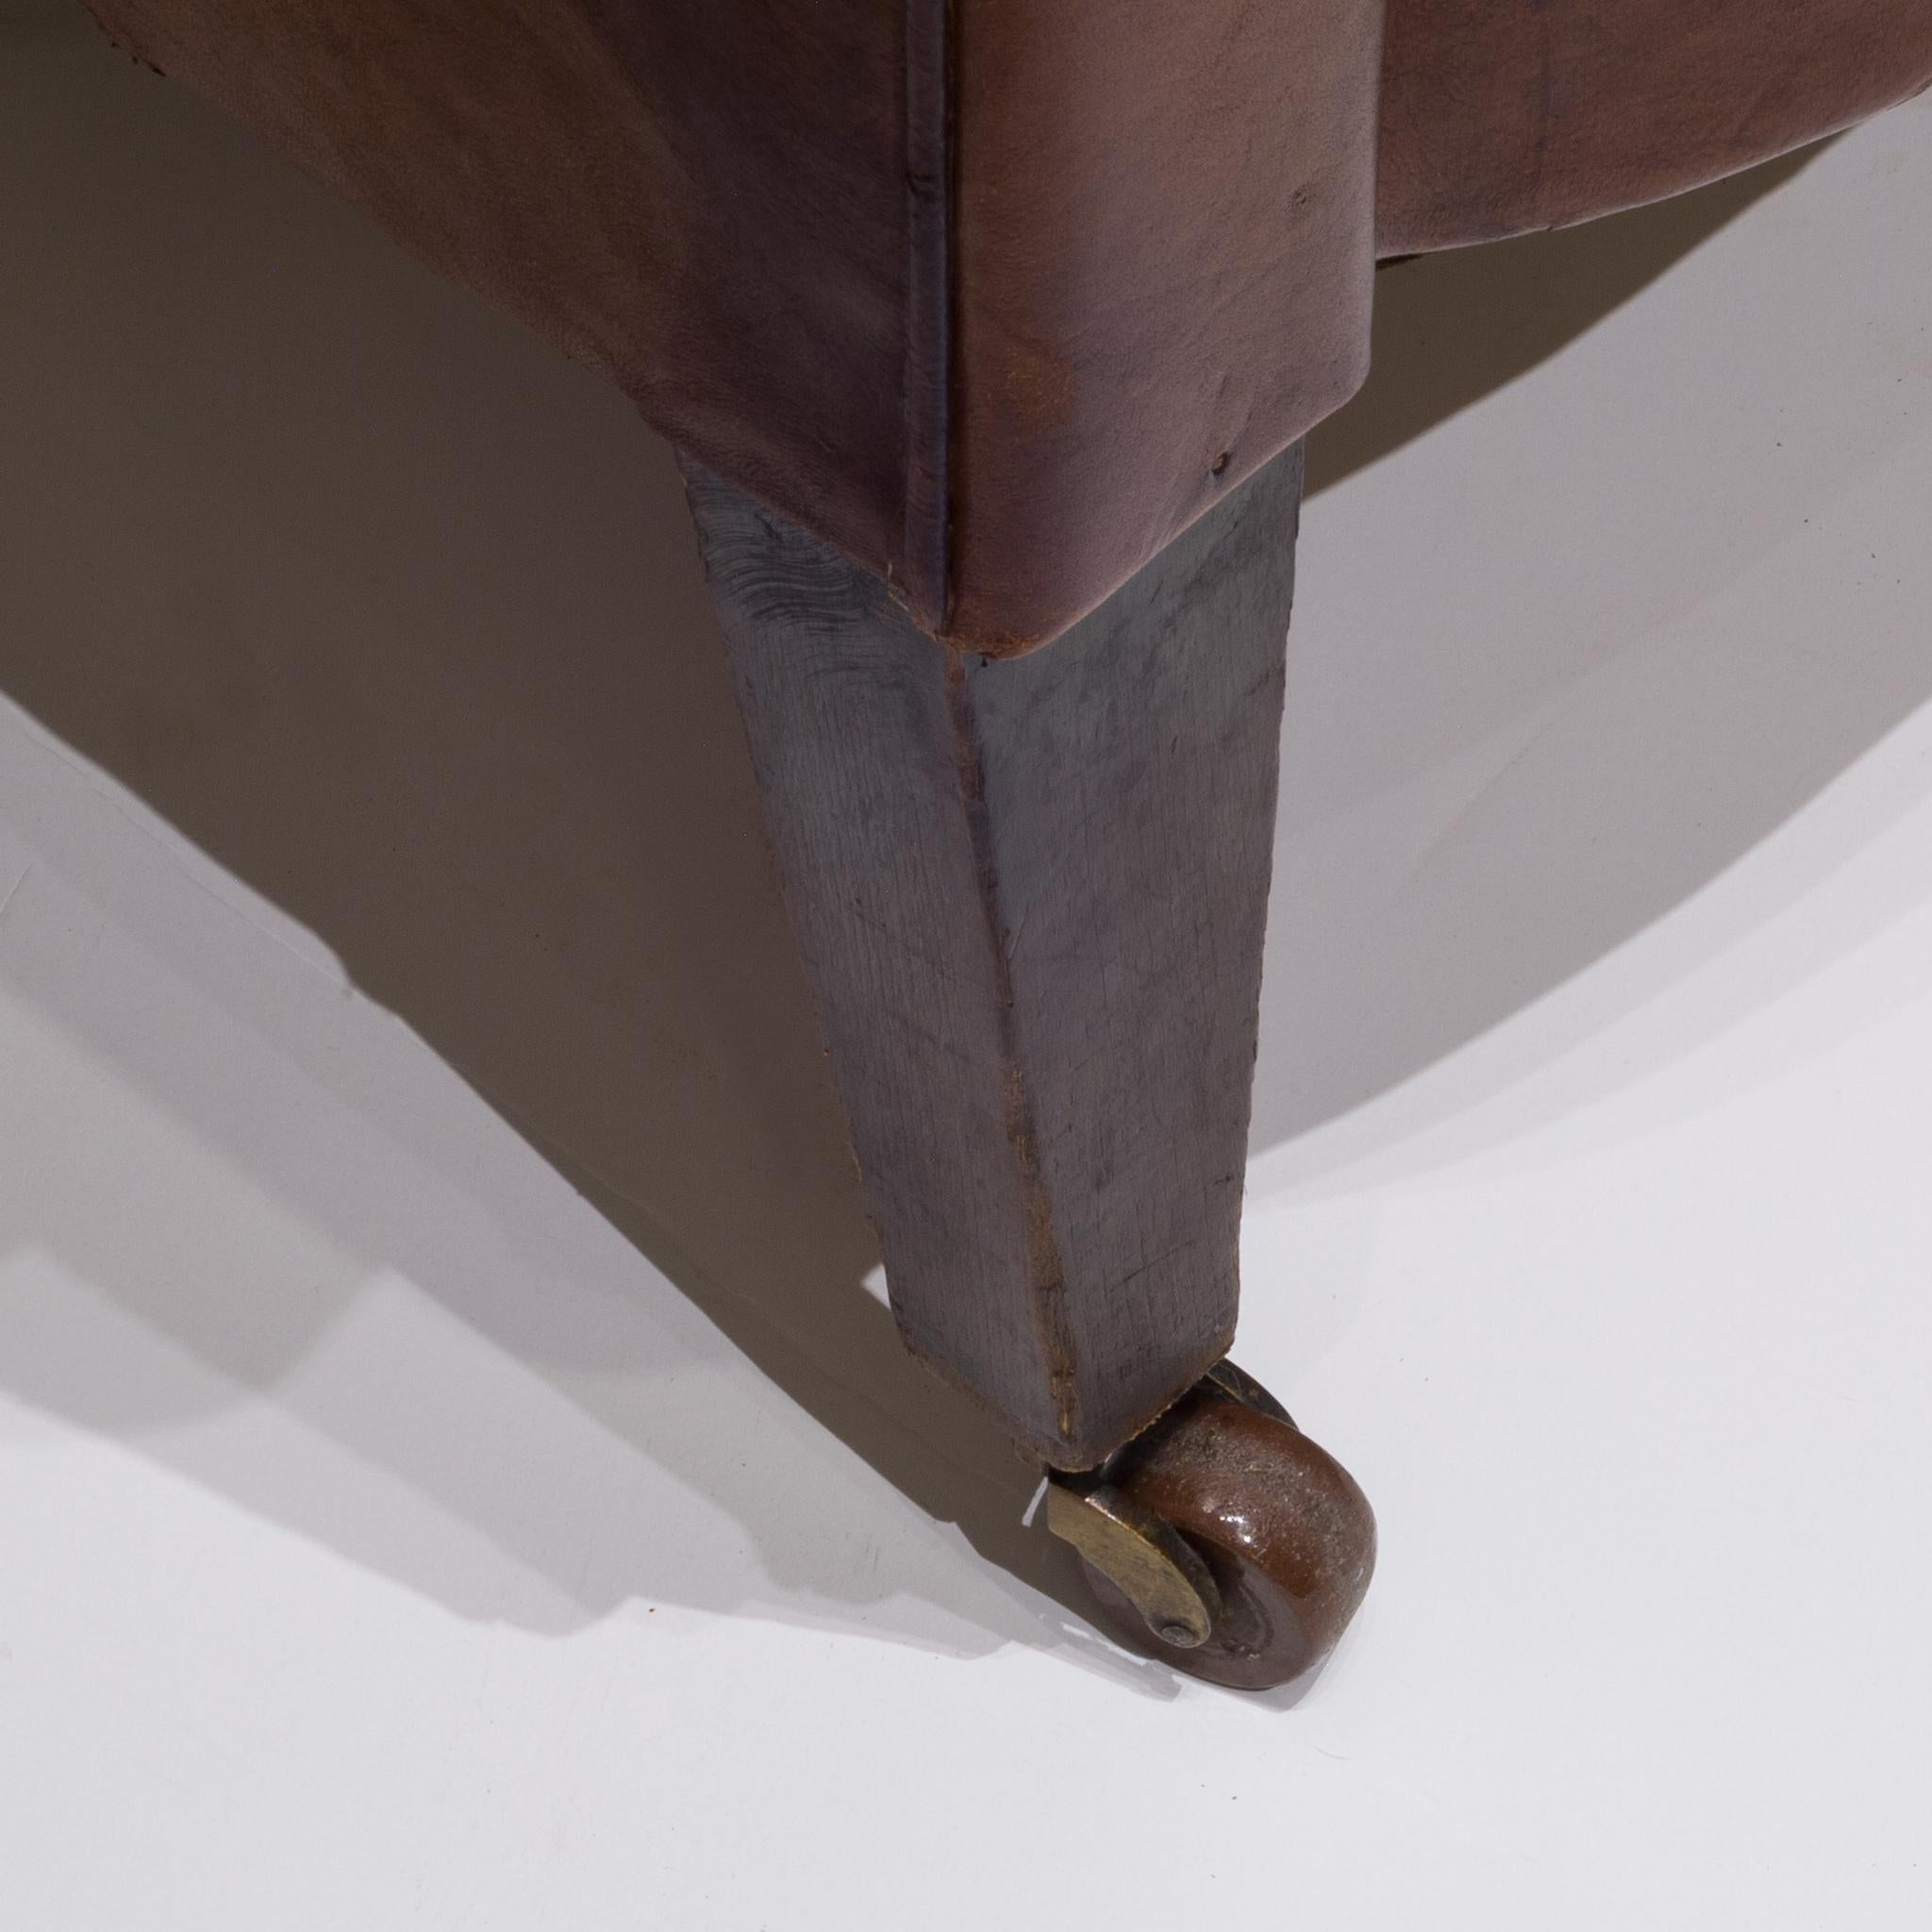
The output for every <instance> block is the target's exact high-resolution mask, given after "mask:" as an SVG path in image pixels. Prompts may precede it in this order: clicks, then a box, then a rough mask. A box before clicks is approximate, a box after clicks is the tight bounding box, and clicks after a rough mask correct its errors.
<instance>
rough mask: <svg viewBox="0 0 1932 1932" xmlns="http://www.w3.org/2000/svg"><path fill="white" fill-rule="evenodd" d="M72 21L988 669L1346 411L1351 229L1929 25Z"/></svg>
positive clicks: (1722, 3) (541, 12)
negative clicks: (349, 200)
mask: <svg viewBox="0 0 1932 1932" xmlns="http://www.w3.org/2000/svg"><path fill="white" fill-rule="evenodd" d="M88 4H89V5H91V6H92V8H93V9H94V11H95V12H96V14H97V15H98V16H99V18H100V19H101V20H102V22H103V24H104V25H106V26H107V27H108V31H109V32H110V33H111V34H112V35H113V36H114V37H115V38H116V39H117V40H118V41H120V42H122V43H123V44H125V45H126V46H128V47H129V48H131V49H132V50H134V51H135V52H137V53H138V54H140V55H141V56H142V58H145V59H147V60H149V61H150V62H151V63H153V64H154V65H156V66H158V67H159V68H161V69H162V70H163V71H165V72H167V73H169V74H171V75H176V76H178V77H179V78H181V79H183V80H185V81H187V82H189V83H191V84H192V85H193V86H195V87H197V88H199V89H200V90H202V91H203V92H207V93H208V94H209V95H211V96H212V97H213V98H215V99H216V100H218V101H220V102H222V103H224V104H225V106H226V107H228V108H230V109H232V110H233V111H234V112H235V113H236V114H237V115H239V116H240V117H241V118H242V119H243V120H245V121H247V122H249V123H250V124H251V125H254V126H255V127H256V128H258V130H259V131H260V132H261V133H262V134H263V135H264V136H266V137H267V139H268V140H269V141H270V142H273V143H274V144H275V146H276V147H277V148H279V149H280V150H281V151H282V152H283V153H284V154H286V155H288V156H290V157H291V158H292V159H294V160H295V161H296V162H298V163H299V164H300V165H302V166H303V167H305V168H307V169H308V170H310V171H311V172H312V173H314V174H316V175H319V176H321V177H322V178H323V179H324V180H325V181H327V182H329V183H331V184H332V185H333V186H335V187H336V188H338V189H339V190H341V192H344V193H345V194H348V195H350V196H351V197H353V198H354V199H355V200H357V201H358V202H360V203H361V204H362V205H363V206H364V207H365V208H368V209H369V210H370V211H371V213H372V214H374V215H375V218H376V219H377V220H378V221H380V222H382V223H383V224H384V225H386V226H388V227H389V228H390V229H391V231H392V232H393V233H394V234H395V235H396V236H397V237H398V238H399V239H401V240H402V241H403V242H405V243H406V244H407V245H408V246H409V247H410V248H411V249H413V250H414V251H415V252H416V253H417V254H419V255H420V256H422V257H423V258H425V259H426V260H427V261H429V262H430V263H432V264H433V265H434V266H435V267H437V268H439V269H441V271H443V272H444V273H446V274H448V275H452V276H454V277H456V278H457V279H458V280H460V281H462V282H465V283H467V284H468V285H469V286H470V287H472V288H474V289H475V290H476V291H479V292H480V293H482V294H483V295H485V296H486V297H488V298H489V299H490V300H491V301H493V302H495V303H497V304H499V305H500V306H502V307H503V308H508V309H509V310H511V311H512V312H513V313H515V314H517V315H520V316H522V317H523V318H524V319H525V321H526V322H528V323H530V324H531V325H533V326H535V327H536V328H538V329H540V330H541V331H542V332H543V333H544V334H546V335H548V336H549V337H551V338H552V339H553V340H555V341H558V343H560V344H561V345H562V346H563V347H564V348H566V349H567V350H569V351H570V352H571V353H572V354H574V355H575V356H577V357H579V358H582V359H583V360H585V361H587V362H589V363H591V365H593V366H594V367H596V368H598V369H600V370H602V371H604V372H606V373H607V374H608V375H609V376H610V377H611V378H612V379H613V380H614V381H616V382H617V383H619V384H621V385H622V386H623V388H624V389H625V391H627V392H628V393H629V394H630V395H631V396H633V397H634V398H635V399H636V401H637V403H638V405H639V407H640V408H641V409H642V411H643V413H644V415H645V416H646V417H647V418H648V419H649V420H650V421H651V422H652V423H653V424H654V425H657V426H658V428H659V429H661V430H662V431H663V432H664V433H665V434H666V435H667V436H669V437H670V438H671V439H672V440H673V441H675V442H676V443H678V444H679V445H680V446H681V447H683V448H684V449H685V450H686V451H688V452H689V453H691V455H692V456H694V457H696V458H699V459H700V460H701V461H702V462H703V463H704V464H705V465H706V466H707V467H708V468H709V469H711V470H712V471H714V472H716V473H717V474H718V475H722V476H724V477H725V478H727V479H728V480H729V481H731V482H733V483H735V484H737V485H738V486H740V487H741V488H742V489H744V490H746V491H750V492H751V493H752V494H754V495H756V496H758V497H759V498H761V499H762V500H763V501H765V502H766V503H768V504H770V505H771V506H773V507H774V508H776V509H778V510H780V511H782V512H783V513H785V514H786V515H787V516H789V517H790V518H791V520H792V521H793V522H795V523H797V524H799V525H802V526H803V527H804V528H806V529H808V530H809V531H811V532H812V533H813V534H814V535H816V536H818V537H820V538H823V539H824V540H825V541H829V542H831V543H833V544H835V545H837V546H838V547H839V548H840V549H841V550H843V551H845V552H846V553H847V554H848V555H850V556H852V557H854V558H857V559H858V561H860V562H862V563H864V564H865V565H867V566H868V567H869V568H870V569H872V570H873V571H874V572H876V573H878V574H879V575H883V576H884V577H886V578H887V579H888V581H889V582H890V583H891V586H892V587H893V589H894V591H895V592H896V594H897V595H899V596H900V597H901V598H902V599H903V601H904V602H905V603H906V604H907V605H908V608H910V610H911V611H912V613H913V615H914V617H915V619H916V620H917V621H918V622H919V623H920V624H921V625H923V626H924V627H925V628H926V629H928V630H930V631H933V632H935V633H937V634H940V635H943V636H945V637H948V638H949V639H951V640H952V641H955V642H956V643H958V644H959V645H960V646H962V647H964V648H967V649H970V650H973V651H976V652H981V653H985V654H987V655H991V656H1004V655H1009V654H1012V653H1016V652H1019V651H1023V650H1024V649H1026V648H1029V647H1030V646H1032V645H1034V644H1037V643H1040V642H1042V641H1046V640H1048V639H1050V638H1053V637H1055V636H1057V635H1058V633H1059V632H1060V631H1062V630H1064V629H1065V628H1066V627H1067V626H1068V625H1070V624H1071V623H1073V622H1074V619H1076V618H1078V617H1079V616H1081V615H1082V614H1084V613H1085V612H1086V611H1088V610H1089V609H1091V608H1093V607H1094V606H1095V605H1096V604H1097V603H1099V602H1100V601H1101V600H1102V599H1103V598H1104V597H1105V596H1106V595H1107V594H1108V592H1109V591H1112V590H1113V589H1115V588H1116V587H1117V586H1118V585H1119V584H1120V583H1122V582H1123V581H1124V579H1125V578H1126V577H1127V576H1128V575H1131V573H1132V572H1133V571H1134V570H1136V569H1137V568H1138V567H1139V566H1140V565H1141V563H1143V562H1145V561H1146V560H1147V559H1148V558H1150V557H1152V556H1153V555H1154V554H1155V553H1156V552H1157V551H1158V550H1159V549H1160V548H1161V547H1162V545H1164V544H1165V543H1166V542H1168V541H1170V540H1171V539H1172V538H1173V537H1174V535H1175V534H1176V533H1177V532H1178V531H1179V530H1181V529H1182V528H1184V527H1185V526H1186V525H1188V524H1189V523H1190V522H1191V521H1192V519H1193V518H1194V517H1195V516H1197V515H1198V514H1199V513H1200V512H1201V511H1202V510H1203V509H1205V508H1207V507H1208V506H1209V505H1210V504H1212V503H1213V502H1215V501H1216V500H1217V499H1218V498H1219V497H1220V496H1221V495H1222V494H1223V493H1224V492H1225V491H1227V490H1228V489H1229V488H1230V487H1232V486H1233V485H1234V484H1235V483H1237V482H1238V481H1240V479H1241V477H1242V476H1244V475H1247V474H1249V473H1250V472H1251V471H1253V470H1254V469H1256V468H1257V467H1258V466H1259V465H1260V464H1261V463H1262V462H1264V461H1265V460H1267V458H1269V457H1271V456H1273V455H1274V454H1275V453H1276V452H1277V451H1278V450H1280V449H1281V448H1283V447H1284V446H1285V445H1287V444H1288V443H1290V442H1291V441H1295V440H1296V439H1297V438H1298V437H1300V436H1301V435H1302V434H1303V433H1304V432H1305V431H1307V429H1308V428H1309V427H1311V426H1312V425H1314V424H1315V423H1316V422H1317V421H1319V420H1320V419H1321V418H1322V417H1323V416H1324V415H1326V414H1327V413H1328V412H1329V411H1330V410H1332V409H1334V408H1337V407H1339V406H1340V405H1341V403H1342V402H1344V401H1345V400H1346V399H1347V398H1348V396H1349V395H1350V394H1351V393H1352V392H1353V391H1354V390H1355V388H1356V386H1357V384H1358V383H1359V382H1360V380H1361V378H1362V376H1363V375H1364V373H1365V370H1366V362H1367V353H1368V333H1369V330H1368V325H1369V304H1370V285H1371V279H1372V269H1373V263H1374V257H1375V254H1376V252H1377V249H1378V247H1379V249H1380V251H1381V252H1382V253H1384V254H1390V253H1407V252H1409V251H1412V250H1416V249H1423V248H1436V247H1443V246H1447V245H1450V244H1452V243H1455V242H1465V241H1471V240H1475V239H1479V238H1481V237H1484V236H1490V235H1504V234H1509V233H1514V232H1516V231H1518V230H1520V229H1523V228H1526V227H1536V226H1541V225H1550V224H1554V223H1558V222H1566V221H1574V220H1578V219H1581V218H1582V217H1584V216H1586V215H1590V214H1595V213H1601V212H1604V211H1607V210H1608V209H1610V208H1621V207H1624V206H1627V205H1629V204H1630V203H1632V202H1636V201H1640V200H1643V199H1646V198H1648V197H1650V196H1653V195H1657V194H1661V193H1665V192H1670V191H1672V190H1674V189H1676V188H1681V187H1687V186H1690V185H1691V184H1692V183H1693V182H1696V181H1699V180H1703V179H1706V178H1707V177H1709V176H1711V175H1718V174H1722V173H1724V172H1725V171H1726V170H1728V169H1732V168H1736V167H1740V166H1742V165H1744V164H1745V163H1746V162H1748V161H1751V160H1755V159H1757V158H1762V157H1764V156H1766V155H1769V154H1772V153H1774V152H1776V151H1777V150H1779V149H1781V148H1784V147H1787V146H1790V145H1791V144H1792V143H1793V142H1798V141H1802V140H1805V139H1807V138H1808V137H1810V136H1813V135H1816V134H1820V133H1823V132H1825V131H1826V130H1828V129H1829V128H1832V127H1834V126H1838V125H1843V124H1844V123H1845V122H1847V121H1849V120H1852V119H1856V118H1857V116H1858V115H1860V114H1862V113H1865V112H1867V111H1870V110H1871V109H1873V108H1877V107H1880V106H1883V105H1885V104H1886V103H1888V102H1890V101H1892V100H1895V99H1898V98H1900V97H1901V96H1903V95H1905V94H1907V93H1909V92H1913V91H1914V90H1915V89H1916V88H1917V87H1919V86H1921V85H1923V84H1924V81H1925V79H1926V78H1927V76H1928V75H1932V0H1387V4H1388V6H1389V14H1388V25H1389V33H1388V39H1387V47H1386V52H1385V50H1384V47H1383V32H1382V29H1383V20H1384V6H1385V0H1268V4H1266V5H1257V4H1255V0H1132V4H1126V0H88ZM1378 74H1379V76H1380V82H1379V88H1380V106H1379V124H1378V103H1377V94H1378ZM1378 142H1379V165H1380V176H1381V182H1380V193H1379V212H1378V205H1377V194H1376V188H1375V178H1376V169H1377V153H1378Z"/></svg>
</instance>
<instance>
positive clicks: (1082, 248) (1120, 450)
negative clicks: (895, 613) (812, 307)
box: [950, 0, 1381, 652]
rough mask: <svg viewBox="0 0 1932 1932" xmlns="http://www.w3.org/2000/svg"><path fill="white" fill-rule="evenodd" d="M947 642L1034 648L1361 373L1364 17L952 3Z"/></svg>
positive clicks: (1374, 39) (1366, 260)
mask: <svg viewBox="0 0 1932 1932" xmlns="http://www.w3.org/2000/svg"><path fill="white" fill-rule="evenodd" d="M958 32H959V40H958V50H957V73H958V208H957V223H958V234H957V237H956V242H955V262H956V268H957V292H956V296H955V316H956V318H957V329H958V341H957V342H956V346H955V355H956V360H955V372H956V374H955V412H954V436H955V447H954V451H953V482H954V501H953V549H952V560H953V574H954V576H953V586H952V618H951V625H950V628H951V629H952V630H953V632H954V633H955V634H956V635H957V636H958V637H959V638H961V639H962V640H965V641H970V642H971V643H972V644H974V646H975V647H976V648H979V649H982V650H991V651H995V652H1000V651H1005V650H1008V649H1011V648H1015V647H1018V646H1023V645H1024V644H1026V643H1029V642H1032V641H1037V640H1039V639H1041V638H1046V637H1052V636H1054V635H1055V634H1056V633H1058V631H1060V630H1062V629H1064V628H1065V627H1066V625H1069V624H1070V623H1072V622H1073V620H1074V618H1076V617H1078V616H1080V615H1081V614H1082V613H1083V612H1084V611H1085V610H1086V609H1088V608H1091V606H1092V604H1094V603H1095V602H1096V601H1098V599H1099V598H1100V597H1102V596H1104V595H1105V594H1106V593H1107V591H1110V590H1111V589H1113V588H1114V587H1115V586H1116V585H1117V584H1119V583H1120V582H1121V581H1122V580H1123V579H1124V578H1125V577H1126V576H1127V575H1129V574H1131V573H1132V572H1133V571H1134V570H1135V569H1137V568H1138V567H1139V566H1140V565H1141V563H1143V562H1144V561H1145V560H1146V559H1147V558H1149V557H1151V556H1152V555H1153V554H1154V553H1155V552H1156V551H1157V550H1158V549H1159V548H1160V547H1161V545H1162V544H1164V543H1165V542H1166V541H1168V540H1169V539H1170V538H1171V537H1172V536H1173V535H1174V533H1175V532H1176V531H1177V530H1179V529H1181V528H1183V527H1184V526H1185V525H1187V524H1189V523H1191V521H1192V520H1193V518H1194V517H1195V516H1197V515H1198V514H1199V513H1200V512H1201V511H1202V510H1203V509H1205V508H1208V505H1209V504H1211V503H1213V502H1215V501H1217V500H1218V499H1219V498H1220V497H1221V496H1222V495H1223V494H1224V492H1225V491H1227V490H1228V489H1229V488H1231V487H1232V486H1233V485H1234V484H1235V483H1237V482H1239V481H1240V480H1241V478H1242V477H1244V476H1246V475H1249V474H1250V473H1251V472H1252V471H1254V470H1255V469H1257V467H1258V466H1259V465H1260V464H1261V463H1263V462H1265V461H1266V460H1267V459H1268V458H1270V457H1272V456H1274V455H1275V454H1276V452H1278V451H1279V450H1280V449H1282V448H1283V447H1284V446H1285V445H1286V444H1288V443H1290V442H1292V441H1295V439H1296V438H1298V437H1299V436H1301V435H1302V434H1303V432H1304V431H1306V430H1307V429H1308V428H1309V427H1310V426H1311V425H1313V424H1315V423H1317V422H1319V421H1320V420H1321V418H1322V417H1324V416H1325V415H1326V414H1328V412H1329V411H1330V410H1331V409H1334V408H1339V407H1340V406H1341V404H1342V403H1343V402H1345V401H1346V400H1347V399H1348V398H1349V396H1351V395H1352V394H1353V393H1354V392H1355V391H1356V389H1357V387H1358V386H1359V385H1360V383H1361V380H1362V378H1363V376H1364V375H1366V374H1367V373H1368V328H1369V310H1370V303H1371V299H1372V290H1371V283H1372V279H1373V253H1374V250H1373V242H1372V235H1373V225H1374V206H1373V192H1374V191H1373V183H1374V113H1375V74H1376V68H1377V63H1378V60H1379V55H1380V46H1381V0H1270V4H1268V5H1265V6H1257V5H1255V4H1254V0H1186V4H1184V5H1176V4H1173V0H1135V4H1133V5H1123V4H1121V0H1053V4H1051V5H1043V4H1041V0H965V4H963V5H962V6H961V8H960V23H959V29H958Z"/></svg>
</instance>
